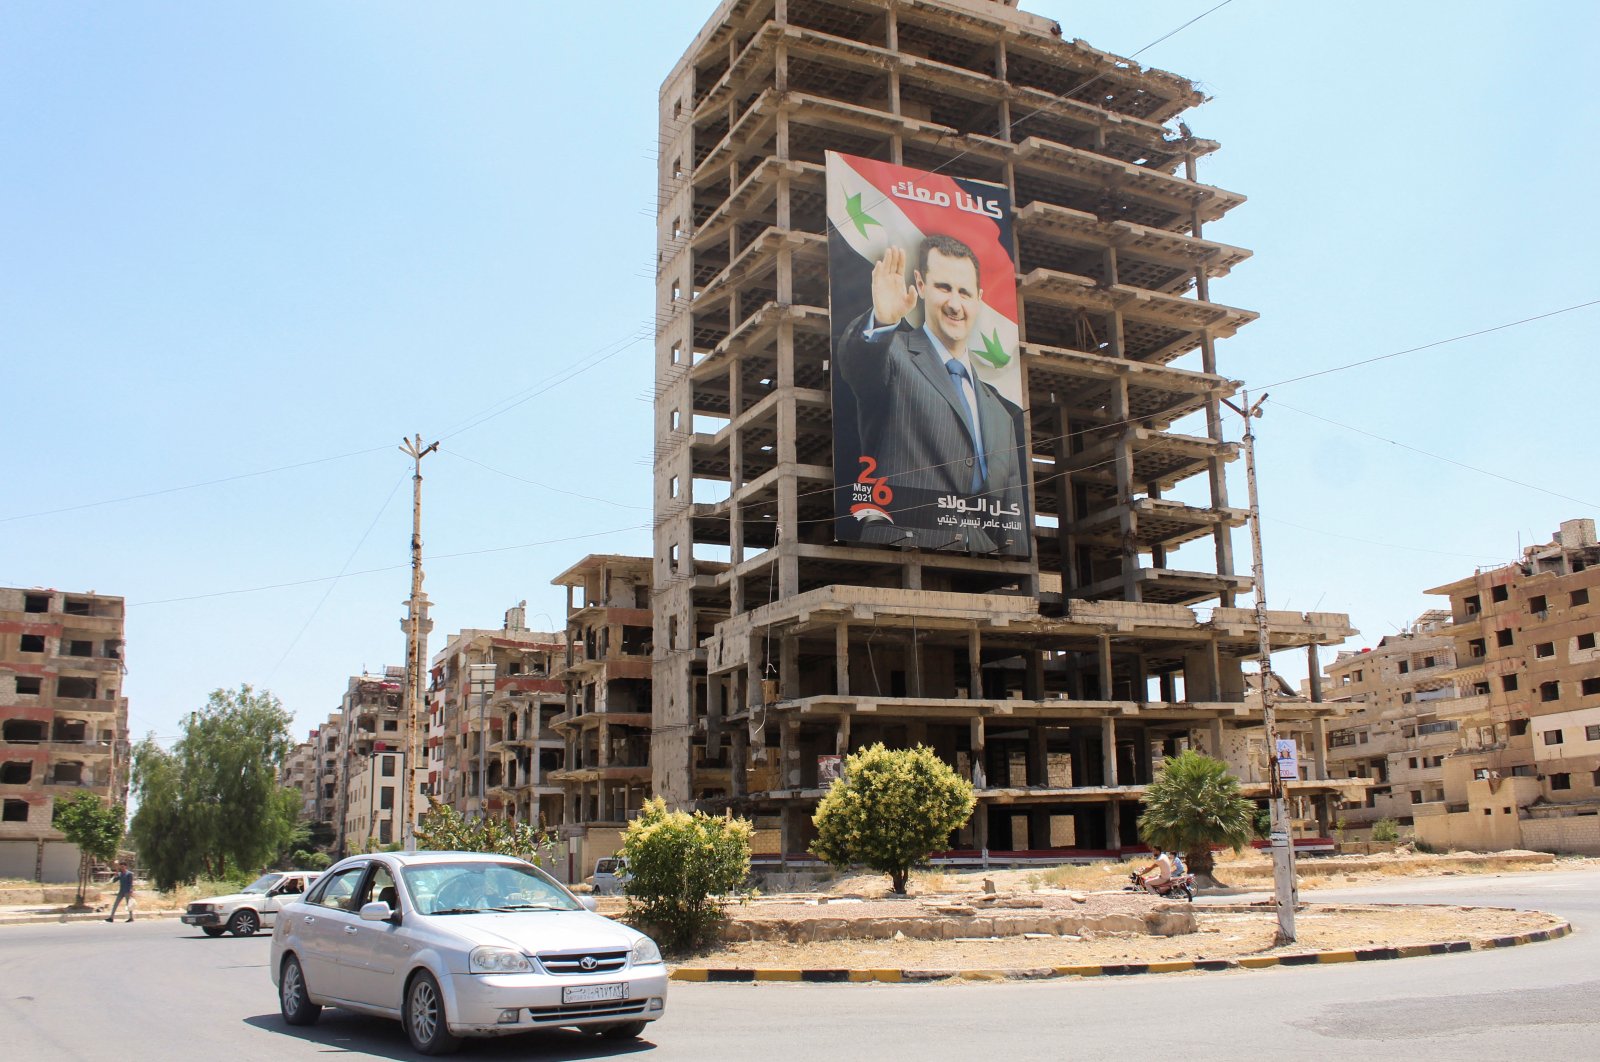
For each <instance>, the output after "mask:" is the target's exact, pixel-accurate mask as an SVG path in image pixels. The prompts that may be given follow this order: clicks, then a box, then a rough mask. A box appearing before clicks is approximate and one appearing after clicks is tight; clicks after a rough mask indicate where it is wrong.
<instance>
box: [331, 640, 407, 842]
mask: <svg viewBox="0 0 1600 1062" xmlns="http://www.w3.org/2000/svg"><path fill="white" fill-rule="evenodd" d="M404 682H405V668H403V667H396V666H394V665H390V666H388V667H386V668H384V669H383V671H382V672H381V673H378V674H369V673H367V672H362V673H361V674H359V675H352V676H350V678H349V680H348V681H347V682H346V683H345V691H344V696H343V697H342V698H341V699H340V701H339V710H338V712H337V713H335V714H334V715H332V716H329V722H330V723H334V722H335V721H337V725H338V728H339V734H338V740H337V745H336V751H335V752H334V753H333V754H334V756H335V757H336V759H337V763H338V770H339V778H338V781H337V783H336V786H337V788H336V791H335V795H336V796H337V797H338V801H339V803H338V806H337V808H336V810H335V820H334V821H335V839H336V845H337V848H338V850H339V851H340V852H357V851H363V850H366V849H367V848H369V847H371V846H373V845H379V844H390V843H392V842H394V841H396V840H398V839H399V837H400V835H401V833H402V831H401V829H400V825H399V823H400V790H399V786H400V780H401V774H402V772H401V769H400V765H401V754H402V753H403V752H404V751H405V750H404V743H405V714H404V712H402V711H401V708H400V690H401V685H402V684H403V683H404Z"/></svg>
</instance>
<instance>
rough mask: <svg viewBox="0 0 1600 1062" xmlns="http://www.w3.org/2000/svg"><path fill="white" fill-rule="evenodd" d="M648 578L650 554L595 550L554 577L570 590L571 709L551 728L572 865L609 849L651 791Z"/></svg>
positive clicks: (567, 667)
mask: <svg viewBox="0 0 1600 1062" xmlns="http://www.w3.org/2000/svg"><path fill="white" fill-rule="evenodd" d="M650 575H651V565H650V559H649V558H648V557H622V556H615V555H609V554H591V555H590V556H587V557H585V558H583V559H582V560H581V561H579V562H578V563H577V564H574V565H573V566H572V567H570V568H568V569H567V570H566V571H564V572H562V573H561V574H560V575H558V576H556V577H555V578H554V579H552V580H551V583H552V584H554V585H556V586H563V587H565V588H566V591H567V643H566V655H565V657H564V659H563V663H562V667H561V670H560V673H559V675H558V676H557V677H558V678H560V679H561V681H562V682H564V683H565V686H566V708H565V710H564V711H563V712H562V713H561V715H560V716H559V717H557V718H556V720H555V722H554V724H553V726H554V729H555V730H556V732H557V733H559V734H561V735H562V737H563V738H564V740H565V742H566V763H565V765H564V766H563V767H562V769H561V770H559V771H557V772H556V774H555V778H556V780H557V781H559V782H560V783H561V786H562V788H563V790H564V792H565V813H564V816H563V818H562V820H561V821H562V823H563V830H564V832H565V833H566V835H567V837H568V838H569V839H573V840H579V839H581V840H583V842H584V843H583V844H581V845H575V846H574V847H573V851H574V853H575V860H574V861H575V863H576V864H577V865H579V866H583V865H585V864H587V863H588V862H589V858H588V856H589V852H588V849H591V848H592V849H598V850H599V852H598V854H600V855H609V854H610V853H611V852H612V851H614V850H615V848H616V847H617V844H618V843H619V842H618V838H619V837H620V832H621V830H622V828H623V827H624V826H625V825H626V824H627V821H628V819H629V818H630V817H632V816H633V814H634V813H636V812H637V811H638V810H639V808H640V807H641V806H643V804H644V802H645V800H647V799H648V798H649V796H650V669H651V662H650V637H651V627H650Z"/></svg>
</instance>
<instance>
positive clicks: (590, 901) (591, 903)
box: [578, 896, 600, 911]
mask: <svg viewBox="0 0 1600 1062" xmlns="http://www.w3.org/2000/svg"><path fill="white" fill-rule="evenodd" d="M578 902H579V903H581V904H583V909H584V910H585V911H598V910H600V901H599V900H596V899H595V898H594V897H593V896H579V897H578Z"/></svg>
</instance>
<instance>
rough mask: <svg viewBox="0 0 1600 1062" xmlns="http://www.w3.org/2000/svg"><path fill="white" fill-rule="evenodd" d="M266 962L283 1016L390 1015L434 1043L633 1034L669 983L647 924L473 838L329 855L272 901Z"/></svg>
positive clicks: (658, 1012)
mask: <svg viewBox="0 0 1600 1062" xmlns="http://www.w3.org/2000/svg"><path fill="white" fill-rule="evenodd" d="M590 902H591V903H592V901H590ZM271 969H272V979H273V983H274V984H276V985H277V986H278V1002H279V1006H280V1008H281V1009H282V1011H283V1017H284V1020H285V1021H287V1022H288V1023H289V1024H291V1025H309V1024H311V1023H312V1022H314V1021H316V1020H317V1017H318V1015H319V1014H320V1013H321V1011H322V1008H323V1007H324V1006H336V1007H344V1008H347V1009H350V1010H357V1011H361V1012H362V1013H365V1014H376V1015H381V1016H384V1017H390V1018H398V1019H399V1020H400V1021H401V1022H402V1023H403V1024H404V1025H405V1030H406V1034H407V1035H408V1036H409V1037H410V1038H411V1043H412V1045H413V1046H414V1047H416V1049H417V1050H418V1051H421V1052H422V1053H423V1054H430V1055H434V1054H443V1053H445V1052H448V1051H452V1050H454V1049H455V1048H456V1047H457V1046H458V1045H459V1043H460V1040H461V1037H464V1036H504V1035H507V1034H510V1033H518V1032H527V1031H529V1030H532V1029H545V1028H554V1027H558V1026H576V1027H579V1028H584V1029H590V1030H592V1031H594V1032H597V1033H599V1034H601V1035H602V1036H607V1037H617V1038H633V1037H637V1036H638V1035H639V1034H640V1033H642V1032H643V1031H644V1028H645V1023H646V1022H650V1021H654V1020H655V1019H657V1018H659V1017H661V1016H662V1014H663V1013H664V1010H665V1007H666V996H667V969H666V967H665V966H664V965H663V964H662V961H661V952H660V951H659V950H658V949H657V948H656V945H655V942H654V941H652V940H651V939H650V938H649V937H647V936H645V935H644V934H643V933H640V932H638V931H636V930H633V929H630V928H629V927H627V926H625V925H622V924H621V923H618V922H613V921H612V920H611V919H609V918H604V917H601V916H600V915H598V914H595V913H594V912H593V911H591V910H589V909H588V906H587V905H586V904H585V903H583V902H580V901H579V900H578V899H577V898H576V897H574V896H573V895H572V894H571V893H570V892H568V891H567V890H566V889H565V888H563V887H562V886H561V885H559V884H558V883H557V882H556V881H555V879H553V878H551V877H550V876H549V875H547V874H545V873H544V872H543V871H542V870H539V869H538V868H537V867H535V866H533V865H532V864H529V863H525V862H523V861H522V860H520V859H514V858H512V857H510V856H500V855H487V854H483V853H477V852H383V853H375V854H372V855H361V856H352V857H351V858H349V859H345V860H342V861H341V862H339V863H335V864H334V865H333V866H332V867H331V868H329V869H328V870H327V871H325V872H324V873H323V875H322V878H321V880H320V881H318V882H317V885H316V887H315V888H313V889H312V890H311V891H310V892H308V893H307V894H306V895H305V897H304V898H303V899H301V900H300V901H299V902H296V903H292V904H289V905H287V906H286V907H284V909H283V911H282V912H281V913H280V914H279V915H278V919H277V925H276V927H275V928H274V930H273V933H272V961H271Z"/></svg>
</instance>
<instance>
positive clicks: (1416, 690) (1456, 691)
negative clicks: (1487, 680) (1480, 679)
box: [1323, 609, 1472, 836]
mask: <svg viewBox="0 0 1600 1062" xmlns="http://www.w3.org/2000/svg"><path fill="white" fill-rule="evenodd" d="M1449 628H1450V613H1449V612H1447V611H1444V610H1442V609H1433V610H1430V611H1428V612H1424V613H1423V614H1422V615H1421V616H1419V617H1417V620H1416V622H1415V623H1414V624H1412V625H1411V626H1410V627H1409V628H1407V629H1406V630H1404V631H1401V632H1400V633H1398V634H1393V635H1390V636H1388V637H1386V638H1384V639H1382V640H1381V641H1379V642H1378V644H1377V645H1376V646H1375V647H1373V648H1371V649H1361V650H1359V651H1354V652H1341V653H1340V654H1339V655H1338V657H1337V658H1336V659H1335V660H1334V661H1333V663H1331V664H1329V665H1328V666H1327V668H1326V669H1325V672H1324V673H1325V676H1326V677H1325V679H1324V681H1323V694H1324V696H1325V697H1326V699H1327V700H1328V701H1329V702H1331V703H1335V704H1341V705H1345V706H1346V707H1347V709H1348V712H1347V714H1346V716H1345V718H1343V719H1341V720H1339V721H1338V722H1337V723H1335V724H1332V725H1331V728H1330V730H1329V732H1328V764H1329V769H1330V771H1331V773H1332V775H1333V777H1335V778H1352V779H1366V780H1368V781H1370V782H1371V783H1372V784H1371V786H1370V787H1369V788H1368V789H1367V790H1366V793H1365V795H1364V797H1363V798H1362V799H1361V801H1360V802H1358V803H1355V804H1351V805H1348V806H1346V807H1344V808H1342V809H1340V811H1339V818H1340V819H1342V820H1343V822H1344V824H1345V828H1346V829H1347V830H1348V831H1351V833H1352V834H1354V835H1362V836H1364V833H1365V831H1368V830H1370V829H1371V827H1372V824H1373V823H1375V822H1377V821H1379V820H1380V819H1393V820H1394V821H1395V823H1396V824H1397V825H1399V826H1410V825H1412V819H1413V815H1414V809H1415V808H1416V806H1417V805H1420V804H1432V803H1437V802H1439V801H1442V800H1443V799H1444V795H1443V794H1444V762H1445V761H1446V760H1447V759H1449V758H1450V756H1451V755H1452V754H1453V753H1454V752H1455V751H1456V748H1457V747H1458V745H1459V744H1460V727H1461V722H1460V719H1459V718H1458V715H1459V710H1460V708H1461V706H1462V704H1463V703H1464V702H1463V701H1462V698H1463V696H1467V697H1470V696H1471V695H1472V693H1471V689H1470V688H1467V689H1465V690H1464V689H1463V688H1462V687H1461V686H1460V685H1458V674H1457V670H1456V645H1455V639H1454V638H1453V637H1452V636H1451V634H1450V629H1449Z"/></svg>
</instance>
